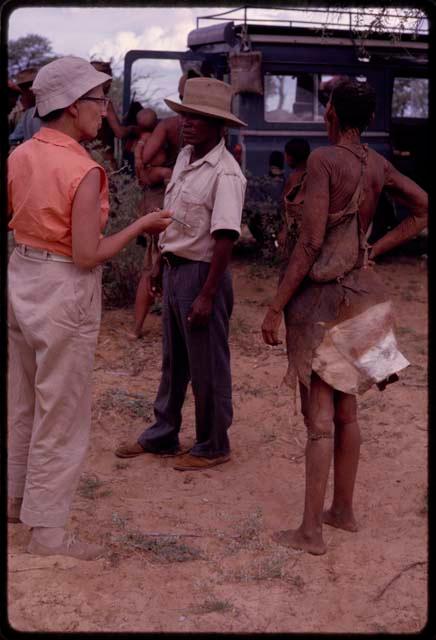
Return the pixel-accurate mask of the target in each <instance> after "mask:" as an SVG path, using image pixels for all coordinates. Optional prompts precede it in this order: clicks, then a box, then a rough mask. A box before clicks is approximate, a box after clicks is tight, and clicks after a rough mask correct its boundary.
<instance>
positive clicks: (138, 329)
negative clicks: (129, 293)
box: [135, 271, 154, 338]
mask: <svg viewBox="0 0 436 640" xmlns="http://www.w3.org/2000/svg"><path fill="white" fill-rule="evenodd" d="M153 302H154V296H153V294H152V292H151V290H150V274H149V273H148V272H146V271H144V272H143V273H142V275H141V278H140V280H139V283H138V288H137V290H136V298H135V336H136V337H137V338H141V337H142V336H143V332H142V326H143V324H144V320H145V318H146V317H147V314H148V312H149V311H150V307H151V305H152V304H153Z"/></svg>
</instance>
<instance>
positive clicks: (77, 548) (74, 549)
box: [27, 536, 104, 560]
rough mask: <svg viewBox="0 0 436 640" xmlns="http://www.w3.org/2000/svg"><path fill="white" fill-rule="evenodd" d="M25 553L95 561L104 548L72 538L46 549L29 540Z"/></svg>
mask: <svg viewBox="0 0 436 640" xmlns="http://www.w3.org/2000/svg"><path fill="white" fill-rule="evenodd" d="M27 552H28V553H32V554H34V555H37V556H68V557H70V558H76V559H77V560H96V559H97V558H100V557H101V556H102V555H103V554H104V548H103V547H100V546H98V545H97V544H91V543H89V542H83V541H81V540H77V539H76V538H75V537H74V536H70V537H68V538H67V539H66V541H64V542H62V544H60V545H59V546H57V547H48V546H46V545H45V544H41V543H40V542H37V541H36V540H34V539H33V538H31V540H30V542H29V544H28V546H27Z"/></svg>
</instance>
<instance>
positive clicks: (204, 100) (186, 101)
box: [165, 78, 247, 127]
mask: <svg viewBox="0 0 436 640" xmlns="http://www.w3.org/2000/svg"><path fill="white" fill-rule="evenodd" d="M232 96H233V89H232V87H231V86H230V85H229V84H226V83H225V82H222V81H221V80H216V79H215V78H190V79H189V80H187V81H186V83H185V90H184V92H183V100H182V102H175V101H174V100H167V99H165V102H166V104H167V105H168V106H169V107H170V109H172V110H173V111H175V112H176V113H198V114H201V115H203V116H209V117H211V118H219V119H220V120H224V122H225V124H227V125H229V126H231V127H232V126H233V127H246V126H247V124H246V123H245V122H242V120H239V118H237V117H236V116H235V115H233V113H232Z"/></svg>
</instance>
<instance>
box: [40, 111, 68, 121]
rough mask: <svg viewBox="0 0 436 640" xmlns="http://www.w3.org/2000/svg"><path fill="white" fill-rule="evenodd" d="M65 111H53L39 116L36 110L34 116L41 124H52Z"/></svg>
mask: <svg viewBox="0 0 436 640" xmlns="http://www.w3.org/2000/svg"><path fill="white" fill-rule="evenodd" d="M64 111H65V109H55V111H50V113H46V114H45V116H40V115H39V114H38V109H37V110H36V113H35V115H36V116H38V117H39V119H40V120H42V121H43V122H53V121H54V120H57V119H58V118H60V117H61V115H62V114H63V112H64Z"/></svg>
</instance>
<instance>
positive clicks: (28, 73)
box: [15, 67, 38, 109]
mask: <svg viewBox="0 0 436 640" xmlns="http://www.w3.org/2000/svg"><path fill="white" fill-rule="evenodd" d="M37 73H38V69H37V68H36V67H27V69H23V71H20V72H19V73H18V74H17V77H16V78H15V84H16V85H17V86H18V87H19V89H20V91H21V104H22V105H23V108H24V109H29V108H30V107H33V106H35V96H34V95H33V92H32V82H33V81H34V79H35V77H36V74H37Z"/></svg>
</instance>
